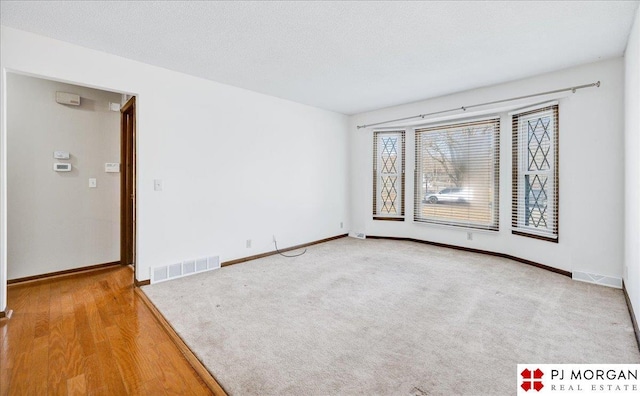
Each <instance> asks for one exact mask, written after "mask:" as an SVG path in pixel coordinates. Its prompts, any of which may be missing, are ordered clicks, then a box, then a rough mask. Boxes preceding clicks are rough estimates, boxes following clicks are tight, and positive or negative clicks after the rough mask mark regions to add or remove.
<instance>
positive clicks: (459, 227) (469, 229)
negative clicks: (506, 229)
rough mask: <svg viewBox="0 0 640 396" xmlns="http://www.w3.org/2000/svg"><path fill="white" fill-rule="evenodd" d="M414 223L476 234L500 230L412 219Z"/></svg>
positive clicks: (492, 232) (489, 233) (497, 232)
mask: <svg viewBox="0 0 640 396" xmlns="http://www.w3.org/2000/svg"><path fill="white" fill-rule="evenodd" d="M413 223H414V224H419V225H421V226H427V227H434V228H445V229H448V230H454V231H460V232H473V233H478V234H487V235H498V234H499V233H500V230H499V229H498V230H489V229H486V228H475V227H468V226H463V225H451V224H440V223H431V222H428V221H419V220H415V219H414V220H413Z"/></svg>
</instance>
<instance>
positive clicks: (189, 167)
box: [0, 27, 348, 309]
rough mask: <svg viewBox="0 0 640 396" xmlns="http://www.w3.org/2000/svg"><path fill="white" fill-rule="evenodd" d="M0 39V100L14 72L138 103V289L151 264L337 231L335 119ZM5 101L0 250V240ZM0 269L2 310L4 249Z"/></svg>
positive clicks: (79, 53) (19, 39)
mask: <svg viewBox="0 0 640 396" xmlns="http://www.w3.org/2000/svg"><path fill="white" fill-rule="evenodd" d="M1 29H2V30H1V35H0V36H1V46H0V49H1V51H2V57H1V59H0V62H1V66H2V70H3V74H4V75H3V79H2V80H3V81H2V84H3V86H2V87H1V88H2V92H5V89H4V84H5V79H6V71H7V70H9V71H11V70H16V71H20V72H24V73H31V74H34V75H37V76H44V77H47V78H51V79H56V80H60V81H65V82H71V83H77V84H80V85H86V86H90V87H94V88H99V89H106V90H109V91H117V92H122V93H135V94H137V95H138V101H137V122H138V123H137V132H138V135H137V138H138V180H137V191H138V193H137V194H138V195H137V200H138V213H137V220H138V222H137V230H138V240H137V244H138V252H137V253H138V256H137V263H138V267H137V277H138V279H139V280H143V279H148V278H149V269H150V267H152V266H156V265H161V264H169V263H173V262H177V261H181V260H184V259H190V258H197V257H202V256H209V255H220V258H221V260H223V261H224V260H229V259H234V258H239V257H245V256H249V255H253V254H258V253H262V252H265V251H271V250H273V244H272V235H273V234H275V235H276V237H277V238H278V242H279V247H281V248H284V247H287V246H291V245H295V244H300V243H305V242H310V241H314V240H318V239H322V238H326V237H330V236H334V235H339V234H342V233H344V232H346V230H347V229H348V228H347V227H348V224H347V219H348V208H347V206H348V205H347V203H348V196H347V193H348V191H347V177H348V174H347V173H348V172H347V169H348V167H347V122H348V118H347V117H346V116H344V115H341V114H337V113H333V112H329V111H325V110H320V109H317V108H313V107H309V106H305V105H300V104H297V103H293V102H290V101H286V100H282V99H278V98H274V97H270V96H266V95H262V94H258V93H254V92H251V91H247V90H243V89H239V88H235V87H231V86H227V85H223V84H219V83H215V82H212V81H207V80H203V79H199V78H196V77H192V76H188V75H185V74H181V73H177V72H172V71H169V70H166V69H162V68H158V67H154V66H150V65H146V64H142V63H139V62H135V61H131V60H128V59H124V58H120V57H117V56H113V55H110V54H106V53H102V52H99V51H94V50H89V49H85V48H82V47H78V46H75V45H72V44H68V43H64V42H61V41H57V40H53V39H50V38H46V37H43V36H39V35H34V34H31V33H26V32H22V31H19V30H15V29H11V28H7V27H2V28H1ZM264 78H269V76H264ZM6 100H7V98H6V97H3V98H2V109H3V113H2V130H1V138H2V139H1V141H2V162H1V163H2V180H3V182H2V184H1V185H0V186H1V188H2V189H3V191H2V194H1V195H0V196H2V199H3V202H2V211H1V215H2V222H1V224H2V227H3V228H2V237H1V238H0V241H2V242H0V243H4V240H5V238H6V200H5V199H6V196H5V194H6V185H5V184H6V182H5V180H6V178H5V172H6V152H5V150H6V117H5V103H6ZM9 100H10V98H9ZM154 179H162V180H163V183H164V186H163V187H164V190H163V191H161V192H156V191H154V190H153V180H154ZM341 221H343V222H344V229H341V228H340V222H341ZM247 239H252V242H253V243H252V248H249V249H248V248H246V247H245V241H246V240H247ZM0 267H1V270H2V273H1V274H0V275H1V276H2V279H0V289H1V292H2V295H1V296H0V297H1V298H0V309H4V307H5V305H6V287H5V283H6V245H3V246H2V255H0Z"/></svg>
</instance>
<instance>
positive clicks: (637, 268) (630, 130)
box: [624, 9, 640, 319]
mask: <svg viewBox="0 0 640 396" xmlns="http://www.w3.org/2000/svg"><path fill="white" fill-rule="evenodd" d="M624 60H625V91H624V93H625V135H624V136H625V141H624V143H625V171H626V173H625V188H626V191H625V257H624V259H625V260H624V263H625V267H626V268H625V269H626V276H625V278H624V283H625V286H626V288H627V293H628V294H629V299H630V300H631V303H632V305H633V310H634V312H635V314H636V319H638V315H640V9H638V10H636V20H635V23H634V25H633V29H632V30H631V35H630V36H629V43H628V44H627V49H626V51H625V55H624Z"/></svg>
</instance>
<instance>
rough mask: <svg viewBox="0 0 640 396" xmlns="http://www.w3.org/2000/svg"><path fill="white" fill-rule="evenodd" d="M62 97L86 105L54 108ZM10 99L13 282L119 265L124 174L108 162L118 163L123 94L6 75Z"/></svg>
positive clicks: (9, 216) (10, 263) (9, 235)
mask: <svg viewBox="0 0 640 396" xmlns="http://www.w3.org/2000/svg"><path fill="white" fill-rule="evenodd" d="M56 91H61V92H70V93H75V94H77V95H80V97H81V104H80V106H69V105H62V104H59V103H56V101H55V97H56ZM7 97H8V98H9V100H8V101H7V221H8V228H7V231H8V233H7V241H8V245H7V255H8V261H7V277H8V279H16V278H22V277H26V276H31V275H38V274H44V273H48V272H54V271H61V270H66V269H71V268H78V267H84V266H88V265H94V264H101V263H107V262H113V261H118V260H120V250H119V249H120V240H119V238H120V211H119V210H120V195H119V193H120V174H118V173H105V172H104V163H105V162H120V112H113V111H110V110H109V102H114V103H119V102H120V98H121V95H120V94H117V93H111V92H106V91H99V90H95V89H91V88H85V87H79V86H75V85H69V84H63V83H59V82H54V81H48V80H43V79H39V78H33V77H29V76H23V75H19V74H15V73H8V74H7ZM55 150H62V151H68V152H70V155H71V158H70V160H55V159H54V158H53V151H55ZM54 162H66V163H71V164H72V170H71V172H55V171H54V170H53V163H54ZM90 177H91V178H95V179H96V180H97V187H96V188H89V185H88V179H89V178H90Z"/></svg>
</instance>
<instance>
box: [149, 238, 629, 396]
mask: <svg viewBox="0 0 640 396" xmlns="http://www.w3.org/2000/svg"><path fill="white" fill-rule="evenodd" d="M143 290H144V292H145V293H146V294H147V295H148V296H149V298H150V299H151V300H152V301H153V303H154V304H155V305H156V306H157V307H158V309H159V310H160V311H161V312H162V313H163V314H164V316H165V317H166V318H167V319H168V320H169V321H170V322H171V324H172V325H173V327H174V328H175V329H176V331H177V332H178V333H179V334H180V335H181V337H182V338H183V339H184V341H185V342H186V343H187V344H188V345H189V346H190V348H191V349H192V350H193V351H194V353H195V354H196V355H197V356H198V357H199V358H200V359H201V360H202V362H203V363H204V364H205V365H206V366H207V367H208V369H209V370H210V371H211V372H212V373H213V374H214V376H215V377H216V378H217V379H218V381H219V382H220V383H221V385H222V386H223V387H224V388H225V389H226V390H227V392H229V393H230V394H233V395H407V396H423V395H452V394H464V395H482V394H486V395H489V394H491V395H497V394H503V395H506V394H514V393H515V392H516V386H517V384H516V382H517V373H516V364H518V363H640V352H639V351H638V346H637V344H636V341H635V339H634V335H633V328H632V325H631V320H630V318H629V313H628V311H627V307H626V305H625V301H624V296H623V294H622V291H621V290H617V289H611V288H606V287H603V286H595V285H591V284H587V283H581V282H576V281H572V280H571V279H570V278H568V277H565V276H562V275H558V274H555V273H552V272H549V271H545V270H542V269H538V268H535V267H532V266H528V265H524V264H520V263H517V262H514V261H511V260H507V259H501V258H496V257H492V256H488V255H481V254H474V253H467V252H461V251H457V250H453V249H447V248H439V247H434V246H429V245H425V244H419V243H413V242H399V241H389V240H357V239H353V238H343V239H339V240H336V241H332V242H327V243H324V244H320V245H315V246H312V247H309V248H308V251H307V253H306V254H305V255H303V256H301V257H297V258H285V257H282V256H270V257H267V258H263V259H259V260H254V261H251V262H246V263H242V264H237V265H233V266H230V267H225V268H222V269H220V270H216V271H212V272H208V273H206V274H201V275H195V276H192V277H187V278H182V279H177V280H173V281H169V282H165V283H159V284H155V285H151V286H145V287H144V288H143Z"/></svg>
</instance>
